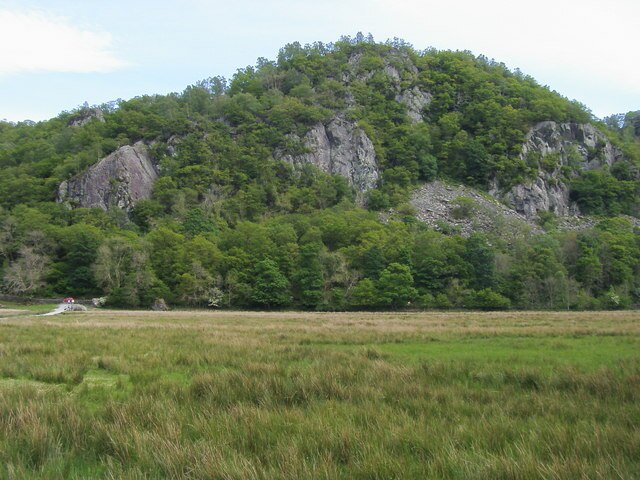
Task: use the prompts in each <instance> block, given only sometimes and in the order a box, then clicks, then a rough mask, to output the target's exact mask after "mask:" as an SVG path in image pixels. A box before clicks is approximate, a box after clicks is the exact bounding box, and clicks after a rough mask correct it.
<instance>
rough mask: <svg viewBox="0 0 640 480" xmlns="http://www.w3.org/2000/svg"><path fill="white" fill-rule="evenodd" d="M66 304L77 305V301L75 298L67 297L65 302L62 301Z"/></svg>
mask: <svg viewBox="0 0 640 480" xmlns="http://www.w3.org/2000/svg"><path fill="white" fill-rule="evenodd" d="M62 301H63V302H64V303H75V300H74V299H73V297H66V298H65V299H64V300H62Z"/></svg>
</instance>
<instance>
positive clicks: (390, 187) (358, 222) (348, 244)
mask: <svg viewBox="0 0 640 480" xmlns="http://www.w3.org/2000/svg"><path fill="white" fill-rule="evenodd" d="M638 118H639V116H638V115H637V114H633V113H631V114H628V115H626V116H612V117H610V118H608V119H605V121H596V119H594V118H593V117H592V115H591V114H590V113H589V111H588V110H587V109H586V108H585V107H584V106H583V105H580V104H578V103H576V102H570V101H568V100H567V99H565V98H563V97H561V96H560V95H558V94H557V93H555V92H552V91H550V90H549V89H548V88H546V87H542V86H540V85H539V84H538V83H537V82H536V81H535V80H534V79H533V78H531V77H529V76H527V75H524V74H522V73H521V72H519V71H515V72H514V71H510V70H509V69H508V68H506V67H505V66H504V65H503V64H501V63H497V62H495V61H492V60H488V59H487V58H484V57H475V56H473V55H472V54H470V53H468V52H451V51H436V50H426V51H416V50H415V49H414V48H412V47H411V46H410V45H407V44H406V43H404V42H403V41H401V40H395V41H392V42H387V43H385V44H379V43H375V42H373V40H372V39H371V38H365V37H362V36H357V37H356V38H342V39H341V40H340V41H338V42H335V43H334V44H329V45H324V44H321V43H316V44H313V45H307V46H301V45H299V44H297V43H294V44H290V45H287V46H286V47H284V48H282V49H281V50H280V52H279V54H278V57H277V60H275V61H269V60H266V59H259V60H258V62H257V64H256V65H255V66H250V67H246V68H244V69H240V70H238V72H237V73H236V75H234V77H233V78H232V79H231V80H230V81H228V82H227V81H226V80H225V79H223V78H221V77H213V78H210V79H207V80H204V81H201V82H198V83H197V84H195V85H192V86H189V87H187V88H186V89H185V91H184V92H182V93H180V94H170V95H163V96H160V95H155V96H142V97H137V98H134V99H131V100H127V101H118V102H114V103H111V104H107V105H101V106H99V107H88V106H85V107H81V108H78V109H76V110H74V111H71V112H65V113H62V114H60V115H59V116H58V117H56V118H54V119H51V120H49V121H46V122H40V123H37V124H33V123H31V122H21V123H18V124H12V123H7V122H3V123H0V168H2V175H1V176H0V204H1V205H2V211H1V212H0V222H1V228H0V255H1V259H2V271H1V274H2V278H3V288H4V289H5V290H6V291H8V292H11V293H16V294H20V295H25V296H30V295H42V296H51V295H75V296H83V297H86V296H101V295H106V296H107V297H108V303H109V304H111V305H114V306H134V307H148V306H149V305H150V304H151V302H152V301H153V300H154V299H156V298H160V297H162V298H165V299H166V300H167V301H168V302H169V303H170V304H174V305H177V304H181V305H194V306H195V305H198V306H206V305H209V304H211V305H216V306H220V307H233V308H305V309H389V308H408V307H410V308H415V307H420V308H487V309H489V308H563V309H566V308H623V307H628V306H631V305H632V304H634V303H638V301H639V299H640V241H639V239H638V235H637V233H638V232H637V229H636V227H635V225H636V224H637V221H636V220H634V219H635V218H637V217H638V211H639V210H638V206H639V205H638V198H639V195H638V190H639V186H640V180H639V178H640V177H639V174H638V171H639V167H638V166H639V165H640V144H639V142H638V133H639V132H640V128H638ZM436 179H437V180H439V181H440V182H444V183H445V184H449V183H456V184H463V185H466V186H468V187H473V188H474V189H476V190H477V191H478V192H480V193H479V194H480V195H485V196H488V197H492V198H496V199H498V200H500V201H502V202H504V203H505V204H506V206H507V207H510V208H512V209H513V210H514V212H519V213H520V214H522V215H524V216H525V217H527V219H528V220H529V224H527V223H522V224H513V223H509V222H499V221H496V222H494V224H493V226H492V228H491V229H490V230H488V231H487V230H486V229H485V230H483V229H476V231H475V232H474V233H472V234H471V235H468V234H465V235H464V236H463V235H460V231H459V230H457V229H456V225H455V222H454V221H450V222H446V221H442V222H439V223H438V224H437V225H435V226H434V225H426V224H424V223H422V222H421V221H419V220H417V218H416V209H415V205H414V204H412V203H411V198H412V197H411V195H412V192H413V191H414V190H415V189H416V188H417V187H419V186H420V185H422V184H424V183H425V182H431V181H433V180H436ZM483 192H484V193H483ZM471 203H473V202H471ZM458 204H459V208H457V210H456V211H457V212H458V214H459V215H460V216H466V217H467V219H469V218H468V217H472V216H473V215H474V208H473V205H469V200H468V199H460V201H459V202H458ZM578 213H580V214H582V215H590V216H591V217H590V221H589V222H588V225H591V226H589V227H587V228H581V229H577V230H576V229H574V230H564V229H560V228H558V225H560V224H562V221H561V220H562V217H563V216H567V215H570V216H574V217H575V215H576V214H578ZM621 215H623V216H622V217H621ZM471 220H473V219H472V218H471Z"/></svg>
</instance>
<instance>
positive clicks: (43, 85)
mask: <svg viewBox="0 0 640 480" xmlns="http://www.w3.org/2000/svg"><path fill="white" fill-rule="evenodd" d="M639 19H640V1H638V0H608V1H607V2H602V1H601V0H598V1H596V0H581V1H574V0H537V1H535V2H530V1H527V2H522V1H518V0H483V1H481V2H480V1H477V0H457V1H447V0H438V1H431V0H367V1H360V0H323V1H321V2H319V1H317V0H315V1H307V0H297V1H294V0H261V1H259V0H256V1H249V0H231V1H230V0H226V1H224V2H223V1H218V0H211V1H205V0H181V1H180V2H167V1H163V0H154V1H149V0H127V1H123V0H109V1H104V0H76V1H71V0H50V1H44V0H19V1H16V0H0V119H6V120H9V121H23V120H33V121H39V120H44V119H47V118H51V117H54V116H56V115H58V114H59V113H60V112H62V111H69V110H73V109H74V108H77V107H78V106H80V105H82V104H83V103H85V102H87V103H88V104H90V105H98V104H101V103H105V102H108V101H111V100H116V99H120V98H121V99H129V98H132V97H135V96H139V95H151V94H166V93H170V92H181V91H183V90H184V89H185V87H187V86H188V85H191V84H194V83H196V82H197V81H198V80H201V79H204V78H208V77H212V76H216V75H222V76H225V77H227V78H230V77H231V76H233V74H234V73H235V72H236V70H237V69H239V68H244V67H246V66H247V65H254V64H255V63H256V60H257V59H258V58H259V57H264V58H267V59H275V58H276V56H277V54H278V50H279V49H280V48H281V47H283V46H284V45H286V44H287V43H292V42H295V41H298V42H300V43H302V44H305V43H312V42H314V41H322V42H325V43H329V42H332V41H336V40H338V39H339V38H340V37H341V36H342V35H351V36H354V35H355V34H356V33H357V32H363V33H364V34H365V35H366V34H368V33H371V34H372V35H373V36H374V38H375V39H376V40H377V41H384V40H386V39H389V38H394V37H399V38H402V39H404V40H405V41H407V42H409V43H411V44H412V45H413V46H414V47H415V48H416V49H417V50H423V49H426V48H430V47H434V48H437V49H450V50H469V51H471V52H473V53H474V54H477V55H479V54H483V55H485V56H486V57H489V58H493V59H495V60H497V61H499V62H503V63H504V64H506V65H507V66H508V67H509V68H511V69H515V68H519V69H520V70H521V71H522V72H523V73H525V74H528V75H531V76H533V77H534V78H536V80H537V81H538V82H539V83H541V84H542V85H547V86H549V87H550V88H551V89H552V90H556V91H557V92H559V93H560V94H562V95H564V96H565V97H568V98H569V99H575V100H578V101H580V102H582V103H583V104H585V105H586V106H587V107H588V108H589V109H591V111H592V112H593V114H594V115H596V116H597V117H600V118H602V117H604V116H606V115H610V114H613V113H623V112H627V111H631V110H640V54H639V49H638V33H637V32H638V29H637V24H638V21H639Z"/></svg>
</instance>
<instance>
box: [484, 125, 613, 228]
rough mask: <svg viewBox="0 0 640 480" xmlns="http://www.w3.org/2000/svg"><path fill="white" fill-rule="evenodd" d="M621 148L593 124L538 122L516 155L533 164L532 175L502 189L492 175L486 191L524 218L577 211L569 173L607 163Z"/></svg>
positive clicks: (609, 163)
mask: <svg viewBox="0 0 640 480" xmlns="http://www.w3.org/2000/svg"><path fill="white" fill-rule="evenodd" d="M622 157H623V154H622V151H621V150H620V149H618V148H617V147H615V146H613V145H612V144H611V142H610V141H609V140H608V138H607V137H606V136H605V135H604V134H603V133H602V132H600V131H599V130H598V129H597V128H595V127H594V126H593V125H589V124H577V123H556V122H541V123H538V124H537V125H535V126H534V127H533V128H532V129H531V130H530V131H529V132H528V133H527V136H526V140H525V142H524V145H523V146H522V153H521V154H520V158H521V160H522V161H523V162H525V163H526V164H527V165H529V166H533V167H534V168H536V172H535V174H534V176H533V179H532V180H530V181H529V182H526V183H522V184H519V185H516V186H514V187H512V188H511V189H509V190H508V191H506V192H505V191H503V190H502V186H501V185H500V179H499V178H496V179H495V182H494V185H493V186H492V188H491V190H490V193H491V194H492V195H493V196H495V197H496V198H498V199H500V200H502V201H503V202H504V203H505V204H507V205H509V206H510V207H512V208H513V209H514V210H516V211H517V212H518V213H521V214H523V215H525V216H526V217H527V218H531V219H534V218H536V217H537V216H538V212H541V211H549V212H553V213H555V214H557V215H559V216H571V215H577V214H579V210H578V207H577V205H576V204H575V203H573V202H572V201H571V199H570V196H569V193H570V192H569V186H568V185H567V183H568V181H569V180H570V179H571V177H573V176H575V175H577V174H578V173H579V172H581V171H584V170H591V169H595V168H600V167H602V166H604V165H608V166H611V165H613V164H614V163H615V162H617V161H619V160H621V159H622Z"/></svg>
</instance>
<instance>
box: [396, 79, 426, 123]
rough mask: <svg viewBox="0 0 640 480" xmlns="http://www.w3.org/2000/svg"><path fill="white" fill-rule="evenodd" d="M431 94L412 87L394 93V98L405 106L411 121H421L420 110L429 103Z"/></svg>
mask: <svg viewBox="0 0 640 480" xmlns="http://www.w3.org/2000/svg"><path fill="white" fill-rule="evenodd" d="M431 98H432V95H431V94H430V93H427V92H423V91H422V90H420V89H419V88H418V87H413V88H409V89H407V90H405V91H404V92H402V93H400V94H398V95H396V100H397V101H398V102H400V103H403V104H404V105H405V106H406V107H407V114H408V115H409V118H410V119H411V121H412V122H413V123H418V122H421V121H422V111H423V110H424V108H425V107H426V106H427V105H429V103H431Z"/></svg>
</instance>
